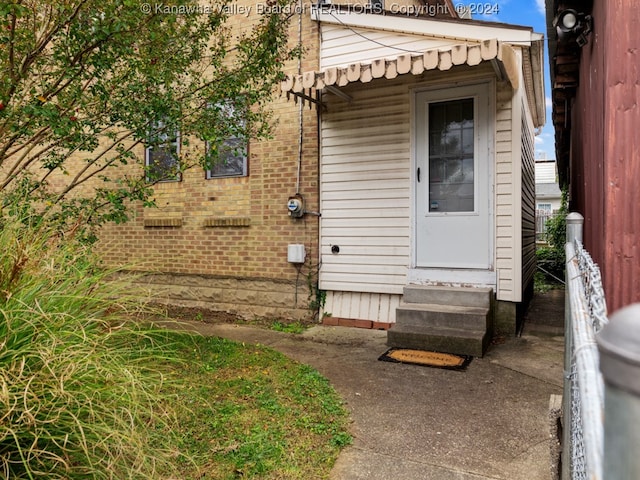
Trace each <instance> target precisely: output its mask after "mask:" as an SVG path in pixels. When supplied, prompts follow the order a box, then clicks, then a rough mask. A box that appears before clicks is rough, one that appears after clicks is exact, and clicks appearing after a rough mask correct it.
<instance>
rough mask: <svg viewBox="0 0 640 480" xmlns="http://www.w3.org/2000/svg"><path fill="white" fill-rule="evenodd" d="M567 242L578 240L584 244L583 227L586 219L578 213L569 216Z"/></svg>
mask: <svg viewBox="0 0 640 480" xmlns="http://www.w3.org/2000/svg"><path fill="white" fill-rule="evenodd" d="M566 222H567V242H573V241H574V240H578V241H580V242H582V226H583V225H584V217H583V216H582V215H580V214H579V213H578V212H571V213H570V214H569V215H567V220H566Z"/></svg>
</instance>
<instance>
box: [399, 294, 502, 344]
mask: <svg viewBox="0 0 640 480" xmlns="http://www.w3.org/2000/svg"><path fill="white" fill-rule="evenodd" d="M492 296H493V290H492V289H491V288H470V287H441V286H424V285H408V286H406V287H405V288H404V295H403V299H402V302H401V303H400V305H399V306H398V308H397V309H396V323H395V325H394V326H393V327H392V328H390V329H389V330H388V331H387V344H388V345H389V346H390V347H405V348H419V349H423V350H435V351H439V352H448V353H455V354H459V355H472V356H474V357H481V356H482V355H483V354H484V352H485V350H486V349H487V346H488V345H489V342H490V341H491V327H492V325H491V319H492V310H491V308H492Z"/></svg>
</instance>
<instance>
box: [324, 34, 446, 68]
mask: <svg viewBox="0 0 640 480" xmlns="http://www.w3.org/2000/svg"><path fill="white" fill-rule="evenodd" d="M452 43H455V42H452V41H451V40H448V39H435V38H428V37H424V36H422V35H409V34H400V33H396V32H389V31H384V30H367V29H362V28H355V27H354V28H351V29H349V28H345V27H343V26H342V25H323V27H322V47H321V50H320V68H322V69H324V68H329V67H338V66H347V65H349V64H351V63H359V62H370V61H373V60H375V59H378V58H385V57H390V58H391V57H397V56H398V55H403V54H405V53H418V52H424V51H425V50H428V49H430V48H434V47H439V46H443V45H451V44H452Z"/></svg>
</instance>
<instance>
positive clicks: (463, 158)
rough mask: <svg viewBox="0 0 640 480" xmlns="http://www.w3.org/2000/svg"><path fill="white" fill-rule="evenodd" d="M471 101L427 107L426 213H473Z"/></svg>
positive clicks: (437, 103)
mask: <svg viewBox="0 0 640 480" xmlns="http://www.w3.org/2000/svg"><path fill="white" fill-rule="evenodd" d="M474 137H475V135H474V121H473V98H465V99H462V100H453V101H447V102H436V103H431V104H429V137H428V138H429V212H473V211H474V207H475V206H474V197H475V195H474V193H475V192H474Z"/></svg>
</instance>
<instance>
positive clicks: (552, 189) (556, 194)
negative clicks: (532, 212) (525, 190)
mask: <svg viewBox="0 0 640 480" xmlns="http://www.w3.org/2000/svg"><path fill="white" fill-rule="evenodd" d="M561 202H562V192H561V191H560V186H559V185H558V174H557V170H556V161H555V160H536V210H541V211H544V212H548V213H553V212H555V211H557V210H559V209H560V204H561Z"/></svg>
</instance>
